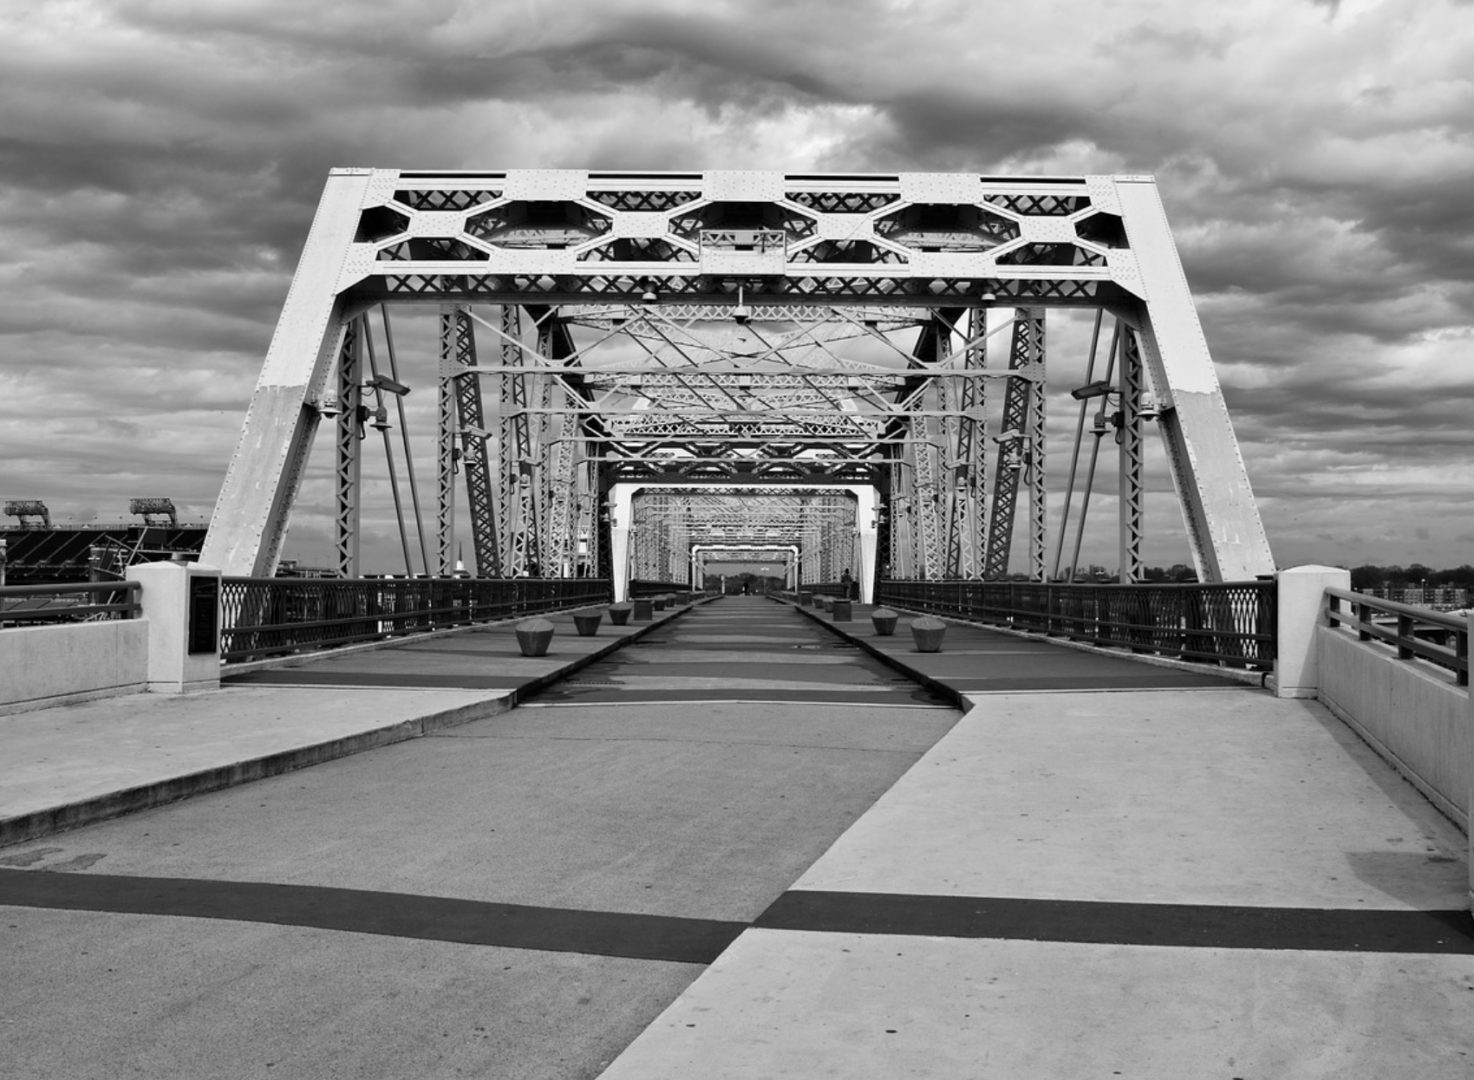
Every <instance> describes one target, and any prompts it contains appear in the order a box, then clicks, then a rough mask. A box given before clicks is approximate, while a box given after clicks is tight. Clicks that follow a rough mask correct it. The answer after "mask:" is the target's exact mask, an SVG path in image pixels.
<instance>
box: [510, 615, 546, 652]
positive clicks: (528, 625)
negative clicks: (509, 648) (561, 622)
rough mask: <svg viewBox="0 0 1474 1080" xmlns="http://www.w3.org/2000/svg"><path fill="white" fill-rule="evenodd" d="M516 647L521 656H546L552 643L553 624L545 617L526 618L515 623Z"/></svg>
mask: <svg viewBox="0 0 1474 1080" xmlns="http://www.w3.org/2000/svg"><path fill="white" fill-rule="evenodd" d="M515 633H516V635H517V647H518V648H519V649H521V650H522V655H523V656H547V655H548V646H549V645H551V644H552V643H553V624H552V623H550V622H549V621H548V620H547V619H543V618H536V619H527V620H525V621H524V622H520V623H518V624H517V628H516V631H515Z"/></svg>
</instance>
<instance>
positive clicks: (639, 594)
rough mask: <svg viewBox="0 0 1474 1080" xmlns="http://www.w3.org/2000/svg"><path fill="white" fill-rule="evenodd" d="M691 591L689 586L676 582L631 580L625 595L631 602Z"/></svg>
mask: <svg viewBox="0 0 1474 1080" xmlns="http://www.w3.org/2000/svg"><path fill="white" fill-rule="evenodd" d="M690 591H691V586H690V585H686V584H683V583H681V582H678V581H641V580H638V579H635V578H631V579H630V582H629V585H628V586H627V587H626V588H625V595H626V596H628V597H629V598H630V599H631V600H634V599H643V598H644V597H647V596H665V595H666V594H667V593H678V592H679V593H686V592H690Z"/></svg>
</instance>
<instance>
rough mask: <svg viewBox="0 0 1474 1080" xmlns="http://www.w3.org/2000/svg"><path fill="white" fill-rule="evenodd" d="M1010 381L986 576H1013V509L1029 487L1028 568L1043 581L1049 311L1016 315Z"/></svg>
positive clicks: (1034, 310) (1002, 422) (1000, 436)
mask: <svg viewBox="0 0 1474 1080" xmlns="http://www.w3.org/2000/svg"><path fill="white" fill-rule="evenodd" d="M1008 370H1009V373H1010V375H1012V376H1013V377H1012V378H1010V379H1009V380H1008V386H1007V389H1005V390H1004V397H1003V418H1002V419H1001V420H1000V421H999V425H998V427H999V431H998V435H997V439H998V446H999V451H998V454H997V456H996V458H995V459H994V467H993V506H992V510H991V512H990V513H989V516H988V540H987V546H986V549H985V554H984V561H983V577H985V578H988V579H990V580H995V579H997V578H1001V577H1003V576H1005V575H1006V574H1007V573H1008V559H1009V552H1010V550H1011V548H1012V545H1013V529H1014V510H1015V507H1016V505H1017V503H1018V491H1019V487H1020V485H1021V483H1022V482H1024V481H1025V480H1026V481H1027V482H1028V485H1029V497H1030V508H1031V514H1030V530H1029V540H1030V544H1029V564H1030V571H1031V575H1030V576H1031V577H1033V579H1034V580H1036V581H1043V580H1044V572H1045V571H1044V544H1045V539H1044V529H1045V526H1044V512H1045V491H1044V450H1045V440H1044V376H1043V372H1044V311H1043V310H1042V309H1040V308H1023V309H1020V310H1019V311H1018V312H1016V313H1015V316H1014V322H1013V337H1012V340H1011V341H1010V343H1009V350H1008Z"/></svg>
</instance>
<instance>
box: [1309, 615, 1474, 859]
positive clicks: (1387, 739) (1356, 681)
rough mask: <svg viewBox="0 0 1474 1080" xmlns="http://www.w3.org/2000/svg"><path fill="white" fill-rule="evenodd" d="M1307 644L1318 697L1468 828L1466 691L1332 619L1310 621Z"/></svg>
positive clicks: (1473, 754)
mask: <svg viewBox="0 0 1474 1080" xmlns="http://www.w3.org/2000/svg"><path fill="white" fill-rule="evenodd" d="M1315 651H1316V664H1317V667H1318V669H1319V675H1318V681H1319V684H1320V685H1319V691H1318V694H1317V696H1318V697H1319V698H1320V700H1321V701H1322V702H1323V703H1324V704H1325V705H1327V706H1328V707H1329V708H1330V709H1331V711H1332V712H1334V713H1335V714H1336V715H1337V716H1339V717H1340V718H1341V719H1342V720H1344V721H1345V722H1346V723H1347V724H1349V725H1350V726H1351V727H1352V728H1353V729H1355V730H1356V732H1357V733H1358V734H1360V735H1361V736H1362V738H1364V739H1366V740H1367V742H1368V743H1370V744H1371V745H1372V746H1373V747H1374V748H1375V749H1376V750H1377V752H1378V753H1380V754H1381V755H1382V756H1383V757H1385V758H1386V759H1387V760H1388V761H1389V762H1391V764H1392V765H1393V766H1394V767H1396V768H1397V770H1398V771H1399V772H1401V773H1402V774H1403V775H1404V776H1406V777H1407V778H1408V780H1410V781H1411V782H1412V783H1413V784H1414V785H1415V786H1416V787H1417V788H1418V789H1419V790H1420V791H1422V792H1423V794H1424V795H1426V796H1427V797H1428V798H1429V799H1431V800H1432V801H1433V802H1434V804H1435V805H1437V806H1438V807H1439V809H1441V810H1442V811H1443V812H1444V813H1445V814H1447V815H1448V816H1449V817H1451V818H1452V819H1453V820H1455V821H1457V822H1459V824H1460V825H1461V826H1462V827H1463V829H1464V831H1465V832H1468V830H1469V809H1470V807H1469V801H1470V785H1471V782H1474V776H1471V775H1470V773H1471V770H1474V711H1471V708H1470V701H1469V692H1468V691H1467V690H1465V689H1462V688H1460V687H1459V686H1457V685H1455V684H1454V683H1453V682H1452V681H1451V680H1450V679H1448V678H1446V677H1444V676H1442V675H1440V674H1434V673H1432V672H1430V671H1429V670H1427V669H1425V668H1423V667H1422V666H1421V665H1419V664H1418V663H1417V662H1416V661H1407V660H1399V659H1397V658H1396V657H1395V656H1392V655H1391V654H1390V653H1389V652H1388V651H1387V649H1386V648H1383V647H1376V646H1372V645H1368V644H1365V643H1363V642H1360V641H1358V640H1357V639H1356V637H1355V635H1353V634H1351V633H1348V632H1347V631H1344V630H1341V629H1338V628H1335V627H1330V626H1324V625H1322V626H1318V627H1316V629H1315Z"/></svg>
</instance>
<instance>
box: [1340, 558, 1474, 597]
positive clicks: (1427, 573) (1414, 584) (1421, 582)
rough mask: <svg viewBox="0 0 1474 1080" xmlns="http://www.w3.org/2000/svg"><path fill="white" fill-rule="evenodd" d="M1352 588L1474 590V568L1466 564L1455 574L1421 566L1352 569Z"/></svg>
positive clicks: (1459, 567)
mask: <svg viewBox="0 0 1474 1080" xmlns="http://www.w3.org/2000/svg"><path fill="white" fill-rule="evenodd" d="M1351 588H1352V591H1354V592H1371V591H1373V590H1377V589H1419V588H1428V589H1443V588H1452V589H1474V566H1470V565H1469V564H1468V563H1465V564H1464V565H1463V566H1456V567H1454V568H1453V569H1452V570H1434V569H1433V568H1432V567H1431V566H1424V565H1423V564H1422V563H1411V564H1409V565H1407V566H1396V565H1394V566H1373V565H1370V564H1368V565H1366V566H1353V567H1352V568H1351Z"/></svg>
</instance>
